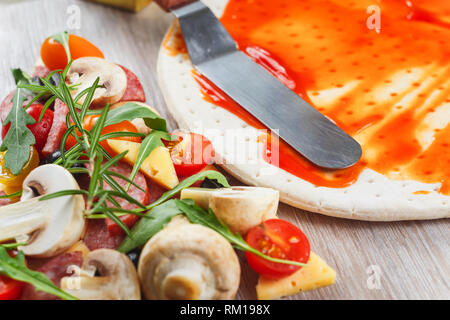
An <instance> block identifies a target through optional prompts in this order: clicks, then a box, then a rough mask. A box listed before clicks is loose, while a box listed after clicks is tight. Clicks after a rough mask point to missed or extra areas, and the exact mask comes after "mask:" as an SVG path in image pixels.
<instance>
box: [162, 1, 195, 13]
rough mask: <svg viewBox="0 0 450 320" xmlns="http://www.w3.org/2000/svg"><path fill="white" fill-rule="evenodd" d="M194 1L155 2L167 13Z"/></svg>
mask: <svg viewBox="0 0 450 320" xmlns="http://www.w3.org/2000/svg"><path fill="white" fill-rule="evenodd" d="M194 1H195V0H155V2H156V3H157V4H158V5H159V6H160V7H161V8H163V9H164V10H165V11H170V10H172V9H175V8H178V7H181V6H182V5H185V4H188V3H190V2H194Z"/></svg>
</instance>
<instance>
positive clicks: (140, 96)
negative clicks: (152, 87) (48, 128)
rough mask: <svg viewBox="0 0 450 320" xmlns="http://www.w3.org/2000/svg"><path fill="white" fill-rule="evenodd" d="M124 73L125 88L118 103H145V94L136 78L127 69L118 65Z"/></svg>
mask: <svg viewBox="0 0 450 320" xmlns="http://www.w3.org/2000/svg"><path fill="white" fill-rule="evenodd" d="M118 66H119V67H121V68H122V69H123V71H125V74H126V75H127V88H126V89H125V92H124V94H123V96H122V99H120V101H139V102H145V93H144V89H143V88H142V84H141V82H140V81H139V79H138V78H137V76H136V75H135V74H134V73H133V72H132V71H131V70H129V69H127V68H125V67H124V66H121V65H118Z"/></svg>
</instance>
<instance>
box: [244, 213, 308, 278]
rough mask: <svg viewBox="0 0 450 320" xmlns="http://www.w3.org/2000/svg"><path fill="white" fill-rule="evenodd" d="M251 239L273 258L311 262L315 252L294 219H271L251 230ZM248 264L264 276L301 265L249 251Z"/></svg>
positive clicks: (284, 273) (277, 275)
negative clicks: (279, 261) (260, 255)
mask: <svg viewBox="0 0 450 320" xmlns="http://www.w3.org/2000/svg"><path fill="white" fill-rule="evenodd" d="M245 240H246V241H247V243H248V244H249V245H250V246H251V247H253V248H255V249H256V250H258V251H260V252H262V253H264V254H265V255H268V256H270V257H273V258H278V259H284V260H292V261H297V262H301V263H307V262H308V259H309V254H310V252H311V250H310V247H309V241H308V238H307V237H306V236H305V235H304V234H303V232H302V231H301V230H300V229H299V228H297V227H296V226H294V225H293V224H292V223H290V222H287V221H285V220H281V219H269V220H266V221H264V222H263V223H262V224H260V225H259V226H256V227H253V228H252V229H250V230H249V232H248V233H247V236H246V239H245ZM245 256H246V258H247V261H248V264H249V265H250V266H251V267H252V269H253V270H255V271H256V272H257V273H259V274H260V275H261V276H264V277H266V278H270V279H279V278H283V277H286V276H289V275H291V274H293V273H294V272H296V271H297V270H299V269H300V268H301V267H300V266H294V265H291V264H283V263H276V262H272V261H268V260H265V259H263V258H261V257H258V256H257V255H255V254H253V253H250V252H246V253H245Z"/></svg>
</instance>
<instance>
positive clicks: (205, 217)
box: [174, 199, 305, 266]
mask: <svg viewBox="0 0 450 320" xmlns="http://www.w3.org/2000/svg"><path fill="white" fill-rule="evenodd" d="M174 201H175V202H176V205H177V207H178V209H180V210H181V211H182V212H183V213H184V214H185V215H186V217H187V218H188V219H189V221H191V222H192V223H196V224H200V225H203V226H205V227H208V228H210V229H212V230H214V231H216V232H217V233H219V234H220V235H222V236H223V237H224V238H225V239H227V240H228V241H229V242H230V243H231V244H232V245H233V246H234V247H235V248H236V249H239V250H242V251H248V252H251V253H253V254H255V255H257V256H259V257H261V258H263V259H265V260H268V261H272V262H277V263H283V264H291V265H295V266H305V264H304V263H300V262H297V261H291V260H283V259H277V258H272V257H270V256H267V255H265V254H263V253H261V252H260V251H258V250H256V249H255V248H253V247H251V246H250V245H249V244H248V243H247V242H245V240H244V239H243V238H242V236H241V235H240V234H239V233H235V234H234V233H233V232H231V230H230V228H228V226H226V225H225V224H224V223H222V222H221V221H220V220H219V219H218V218H217V217H216V216H215V214H214V212H213V211H212V210H211V209H209V210H208V212H206V211H204V210H203V209H202V208H200V207H199V206H197V205H196V204H192V203H189V202H187V201H185V200H178V199H174Z"/></svg>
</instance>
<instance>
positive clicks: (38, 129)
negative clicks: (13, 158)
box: [2, 103, 53, 154]
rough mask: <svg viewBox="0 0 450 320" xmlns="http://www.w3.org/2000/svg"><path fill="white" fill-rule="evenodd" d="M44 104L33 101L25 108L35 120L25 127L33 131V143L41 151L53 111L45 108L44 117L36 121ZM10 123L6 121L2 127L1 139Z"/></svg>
mask: <svg viewBox="0 0 450 320" xmlns="http://www.w3.org/2000/svg"><path fill="white" fill-rule="evenodd" d="M43 108H44V106H43V105H42V104H39V103H34V104H32V105H30V106H29V107H28V109H27V113H28V114H29V115H30V116H32V117H33V118H34V120H36V122H35V123H34V124H29V125H27V128H28V129H30V131H31V132H32V133H33V135H34V138H35V139H36V144H35V145H34V146H35V148H36V150H37V151H38V152H39V154H40V153H41V150H42V148H44V146H45V143H46V142H47V137H48V133H49V132H50V129H51V127H52V124H53V111H52V110H50V109H47V110H46V111H45V113H44V117H43V118H42V120H41V122H38V120H39V116H40V115H41V112H42V109H43ZM10 127H11V124H10V123H8V124H7V125H6V126H3V127H2V139H4V138H5V136H6V134H7V133H8V130H9V128H10Z"/></svg>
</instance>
